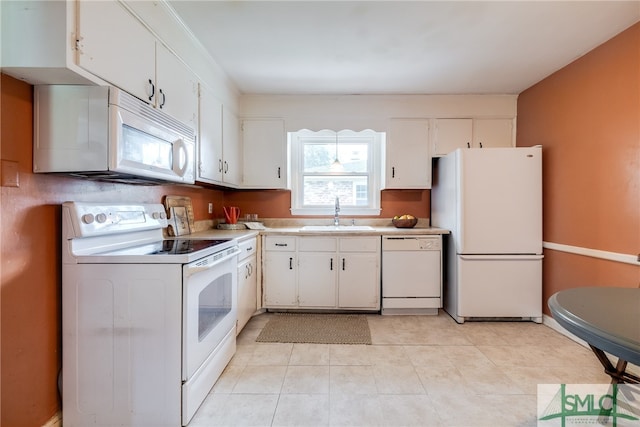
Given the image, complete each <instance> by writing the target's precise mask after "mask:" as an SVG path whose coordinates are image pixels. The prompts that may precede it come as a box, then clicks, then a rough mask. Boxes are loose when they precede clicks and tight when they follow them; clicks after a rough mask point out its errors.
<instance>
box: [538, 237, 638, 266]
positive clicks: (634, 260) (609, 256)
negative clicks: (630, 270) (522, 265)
mask: <svg viewBox="0 0 640 427" xmlns="http://www.w3.org/2000/svg"><path fill="white" fill-rule="evenodd" d="M542 247H543V248H545V249H551V250H554V251H560V252H568V253H571V254H576V255H584V256H588V257H593V258H600V259H606V260H608V261H615V262H622V263H624V264H631V265H639V266H640V261H639V260H638V257H640V254H639V255H629V254H621V253H617V252H608V251H601V250H599V249H590V248H581V247H579V246H571V245H563V244H561V243H552V242H542Z"/></svg>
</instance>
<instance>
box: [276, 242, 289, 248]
mask: <svg viewBox="0 0 640 427" xmlns="http://www.w3.org/2000/svg"><path fill="white" fill-rule="evenodd" d="M276 246H280V247H283V248H285V247H287V246H289V244H288V243H276Z"/></svg>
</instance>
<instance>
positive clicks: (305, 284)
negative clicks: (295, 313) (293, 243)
mask: <svg viewBox="0 0 640 427" xmlns="http://www.w3.org/2000/svg"><path fill="white" fill-rule="evenodd" d="M336 258H337V257H336V253H335V252H334V253H331V252H298V304H299V305H300V307H335V306H336V271H337V259H336Z"/></svg>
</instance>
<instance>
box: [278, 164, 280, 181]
mask: <svg viewBox="0 0 640 427" xmlns="http://www.w3.org/2000/svg"><path fill="white" fill-rule="evenodd" d="M280 178H281V176H280V166H278V179H280Z"/></svg>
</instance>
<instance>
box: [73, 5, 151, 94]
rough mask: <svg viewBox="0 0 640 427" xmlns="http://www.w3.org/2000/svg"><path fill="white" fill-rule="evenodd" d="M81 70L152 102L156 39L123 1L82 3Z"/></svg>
mask: <svg viewBox="0 0 640 427" xmlns="http://www.w3.org/2000/svg"><path fill="white" fill-rule="evenodd" d="M78 34H79V36H78V39H79V40H80V41H79V43H78V56H77V63H78V65H79V66H80V67H82V68H84V69H85V70H87V71H89V72H91V73H93V74H95V75H96V76H98V77H100V78H101V79H103V80H105V81H107V82H109V83H111V84H112V85H114V86H117V87H119V88H121V89H123V90H125V91H127V92H129V93H131V94H132V95H135V96H136V97H138V98H140V99H142V100H144V101H147V102H149V101H151V100H152V99H151V100H150V99H149V97H150V96H151V90H152V89H151V87H152V83H150V82H155V73H156V63H155V56H156V52H155V50H156V47H155V44H156V40H155V37H154V36H153V35H152V34H151V33H150V32H149V31H148V30H147V29H146V28H145V27H144V26H143V25H142V24H141V23H140V21H138V20H137V19H136V18H135V17H134V16H133V15H132V14H131V13H129V11H127V10H126V9H125V8H124V6H122V4H121V3H120V2H117V1H115V0H110V1H84V0H83V1H79V2H78Z"/></svg>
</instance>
